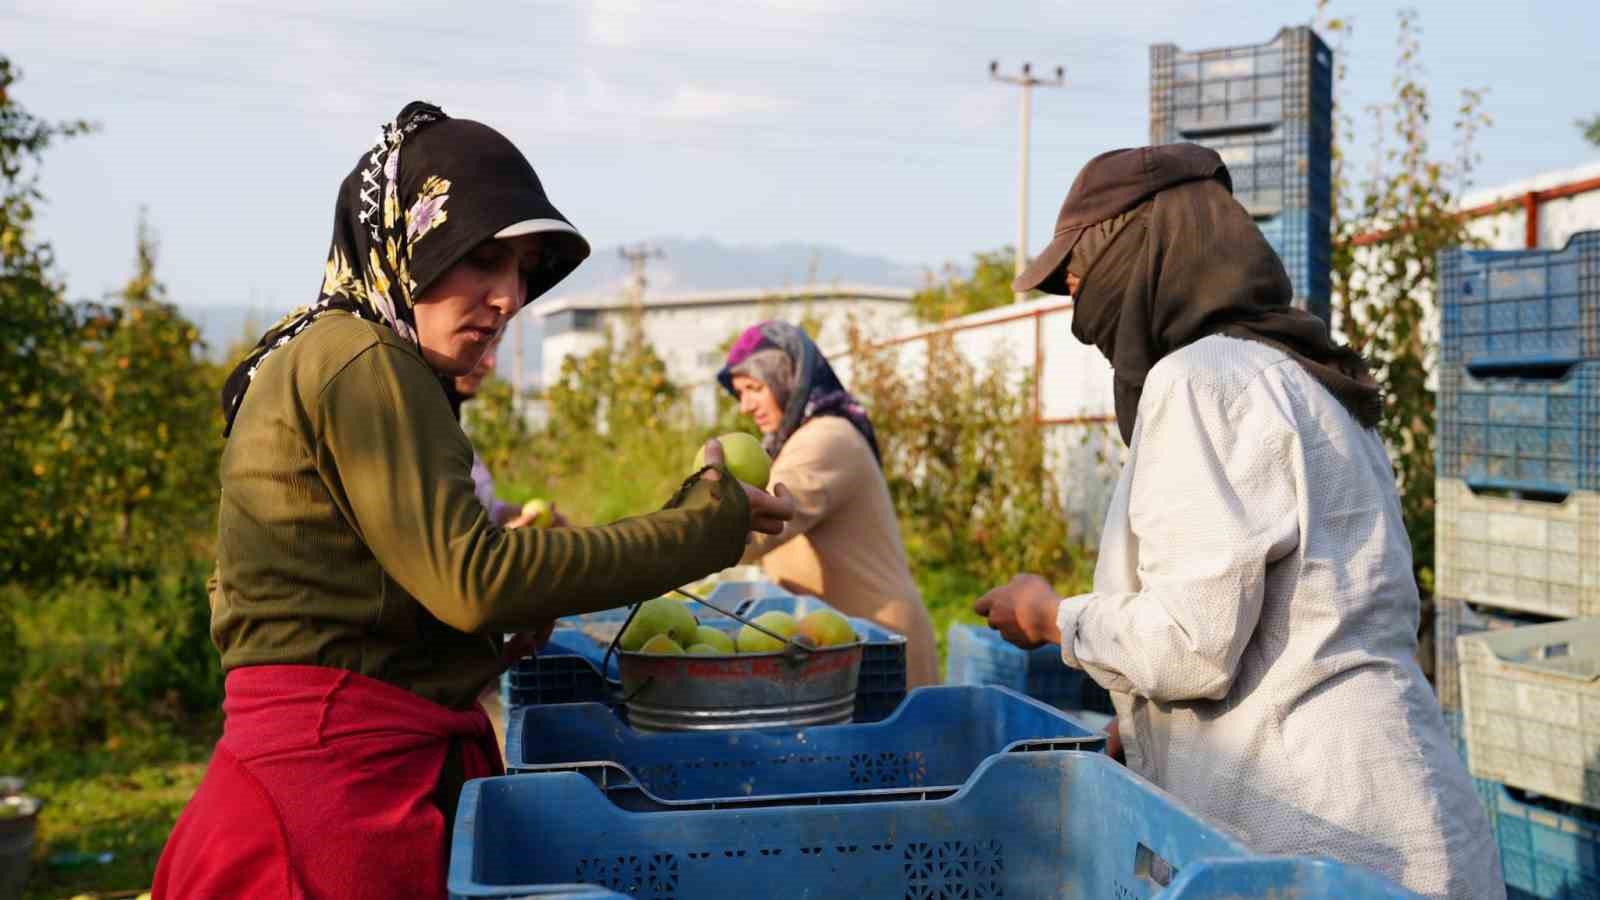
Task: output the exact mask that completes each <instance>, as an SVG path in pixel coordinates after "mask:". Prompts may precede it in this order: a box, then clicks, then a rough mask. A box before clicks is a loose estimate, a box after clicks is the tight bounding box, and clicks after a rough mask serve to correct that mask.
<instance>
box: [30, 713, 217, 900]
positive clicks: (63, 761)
mask: <svg viewBox="0 0 1600 900" xmlns="http://www.w3.org/2000/svg"><path fill="white" fill-rule="evenodd" d="M215 740H216V733H215V730H214V729H211V730H207V731H203V732H201V733H199V734H196V735H193V736H185V737H184V738H183V739H173V738H167V739H162V740H159V741H150V742H146V743H144V744H141V745H140V746H138V747H137V748H132V747H130V748H125V749H124V750H123V751H121V752H119V753H117V754H116V755H106V754H87V755H85V756H83V757H77V756H70V755H67V754H58V755H56V756H55V757H53V758H51V759H49V760H48V761H47V762H48V766H47V767H46V768H42V769H35V770H33V771H30V772H29V774H30V776H31V777H30V778H29V781H28V792H29V793H31V794H35V795H37V796H38V797H40V798H42V799H43V800H44V801H45V810H44V813H43V814H42V815H40V817H39V832H38V835H37V837H36V840H37V842H38V848H39V849H38V851H37V858H36V859H35V862H34V866H33V872H32V874H31V875H30V876H29V878H28V885H27V888H26V889H25V891H24V893H23V895H22V896H23V898H24V900H59V898H62V897H72V896H76V895H78V894H82V893H85V892H89V891H96V892H101V893H102V894H104V895H106V896H123V897H131V896H133V895H132V893H131V892H132V891H137V890H142V889H144V888H146V887H148V886H149V885H150V883H151V881H152V879H153V878H154V875H155V869H156V861H157V860H158V859H159V858H160V856H161V849H162V847H164V846H165V845H166V842H167V836H168V835H170V834H171V833H172V825H173V823H174V822H176V821H177V818H178V813H179V812H180V811H181V810H182V809H183V805H184V804H185V803H187V802H188V801H189V798H190V797H191V796H193V795H194V791H195V788H197V787H199V785H200V778H201V775H202V774H203V773H204V771H205V758H206V755H207V754H208V753H210V751H211V745H212V743H213V742H214V741H215ZM0 770H4V771H21V770H19V769H17V768H14V767H11V766H9V764H7V763H5V762H0ZM108 851H109V852H111V853H113V854H114V855H115V856H114V859H112V861H111V862H110V863H108V864H105V865H99V864H95V865H86V866H79V867H76V868H54V867H50V866H46V865H44V863H43V861H42V860H43V859H44V858H47V857H49V856H51V855H53V854H56V853H71V852H94V853H99V852H108Z"/></svg>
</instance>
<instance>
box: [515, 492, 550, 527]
mask: <svg viewBox="0 0 1600 900" xmlns="http://www.w3.org/2000/svg"><path fill="white" fill-rule="evenodd" d="M522 514H523V515H525V516H532V517H533V521H532V522H531V523H530V524H532V525H533V527H534V528H549V527H550V526H551V525H553V524H555V521H556V509H555V507H554V506H551V505H550V501H549V500H546V499H544V498H543V497H535V498H533V499H532V500H529V501H528V502H527V503H524V504H522Z"/></svg>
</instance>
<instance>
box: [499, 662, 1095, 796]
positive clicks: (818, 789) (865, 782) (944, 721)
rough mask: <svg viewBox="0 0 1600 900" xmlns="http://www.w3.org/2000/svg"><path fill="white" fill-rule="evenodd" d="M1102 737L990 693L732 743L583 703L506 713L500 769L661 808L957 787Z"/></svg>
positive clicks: (748, 734)
mask: <svg viewBox="0 0 1600 900" xmlns="http://www.w3.org/2000/svg"><path fill="white" fill-rule="evenodd" d="M1104 739H1105V736H1104V735H1103V734H1102V733H1100V732H1098V731H1097V730H1095V729H1093V728H1090V727H1088V726H1086V725H1085V724H1083V723H1082V722H1079V721H1077V720H1076V719H1073V718H1072V717H1070V716H1068V715H1066V714H1064V713H1062V712H1061V711H1059V710H1056V709H1054V708H1052V707H1049V706H1046V705H1044V704H1043V703H1040V702H1038V701H1036V700H1031V699H1029V698H1027V697H1024V696H1022V695H1021V694H1018V693H1016V692H1015V691H1011V690H1007V689H1005V688H1000V687H993V686H981V687H980V686H940V687H925V688H918V689H917V690H914V691H912V692H911V695H910V696H909V697H907V698H906V701H905V702H904V703H902V704H901V705H900V708H899V709H898V710H896V711H895V713H894V715H892V716H890V717H889V718H887V719H885V720H883V721H881V722H873V723H865V724H849V725H828V726H820V727H815V728H804V729H794V730H785V731H777V730H773V731H742V732H735V733H733V734H731V735H730V734H724V733H716V734H711V733H702V732H679V733H667V734H644V733H640V732H636V731H634V730H633V729H631V728H628V727H627V726H625V725H622V724H621V723H619V722H618V721H617V720H616V718H615V717H614V716H612V715H611V713H610V712H609V711H608V710H607V709H606V708H605V707H603V706H601V705H599V704H591V703H581V704H572V705H567V706H559V707H527V708H521V709H516V710H513V711H512V713H511V717H510V721H509V724H508V725H507V728H506V768H507V769H508V770H510V771H513V772H522V771H538V770H549V769H552V768H557V769H567V770H581V771H588V772H591V773H592V774H594V775H595V776H596V778H597V779H598V780H602V781H604V783H605V784H607V785H613V786H617V787H622V788H630V787H632V788H638V789H640V790H642V791H643V792H644V793H645V794H647V795H648V798H647V799H649V800H667V801H674V800H708V799H715V798H748V797H772V796H777V795H787V794H805V795H813V794H824V793H837V792H852V791H870V790H889V789H902V788H918V789H926V788H937V787H948V788H951V789H954V788H955V787H958V786H960V785H961V784H963V783H965V782H966V780H967V778H968V777H969V776H970V775H971V774H972V773H973V771H974V770H975V769H976V768H977V767H978V765H979V763H981V762H983V760H984V759H986V758H988V757H989V756H992V755H993V754H996V753H1006V752H1020V751H1038V750H1042V749H1079V750H1098V749H1101V748H1103V746H1104V742H1105V740H1104ZM596 763H606V764H611V765H610V766H597V765H595V764H596Z"/></svg>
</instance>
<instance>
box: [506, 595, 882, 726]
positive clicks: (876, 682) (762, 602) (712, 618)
mask: <svg viewBox="0 0 1600 900" xmlns="http://www.w3.org/2000/svg"><path fill="white" fill-rule="evenodd" d="M706 599H707V600H709V601H710V602H712V603H714V604H716V605H717V606H720V607H722V608H723V609H727V610H731V611H733V612H735V613H738V614H739V615H741V616H744V617H745V618H751V617H753V616H758V615H761V614H762V613H765V612H771V611H774V610H782V611H784V612H788V613H790V614H792V615H794V616H796V617H799V616H803V615H806V614H807V613H809V612H812V611H814V610H817V609H832V607H830V606H828V605H827V604H826V603H824V602H823V601H821V600H819V599H817V598H816V597H806V596H800V595H796V594H792V593H790V592H788V591H786V590H784V589H783V588H781V587H779V586H777V585H775V584H771V583H769V582H758V581H757V582H725V583H723V584H721V585H718V587H717V588H716V589H715V590H714V591H712V593H711V594H710V595H709V596H707V597H706ZM685 605H686V606H687V607H688V608H689V611H690V612H692V613H694V615H695V618H697V619H699V620H700V621H701V622H704V623H706V624H708V625H712V626H714V627H732V626H733V624H734V623H733V622H732V620H730V619H728V618H727V617H726V616H724V615H722V614H721V613H719V612H717V611H716V610H714V609H711V608H710V607H707V606H703V605H701V604H699V603H694V602H692V601H691V602H686V603H685ZM627 617H628V610H627V608H622V609H611V610H605V611H603V612H598V613H590V614H588V615H584V616H574V617H571V618H569V619H563V620H562V622H561V625H562V626H564V627H558V628H557V629H556V630H555V632H554V633H553V634H552V635H551V636H550V646H549V647H547V648H546V654H547V655H546V656H540V657H528V658H527V659H523V660H520V661H518V662H517V663H515V664H514V665H512V666H511V667H510V669H508V670H507V674H506V677H505V683H506V685H507V686H508V688H509V689H510V690H511V692H512V693H511V699H512V701H513V703H517V704H519V705H520V702H527V703H538V702H555V703H568V702H574V701H571V700H561V699H556V700H541V699H539V698H540V697H542V696H544V695H545V694H547V693H548V694H549V695H550V696H554V697H563V696H567V695H568V694H569V693H570V692H571V691H572V690H575V689H582V690H587V691H589V692H590V693H591V694H595V692H598V691H600V690H601V689H602V688H603V684H602V683H601V682H600V681H599V680H598V679H599V667H600V666H601V665H602V664H603V663H605V662H606V648H607V642H606V641H604V640H602V639H601V637H599V636H603V635H605V634H606V629H607V628H611V629H614V628H615V626H618V625H620V624H621V623H622V622H623V621H625V620H626V619H627ZM847 618H849V619H850V625H851V626H852V627H853V628H854V629H855V630H856V633H857V634H859V635H861V638H862V640H863V641H865V646H863V647H862V650H861V674H860V677H859V678H858V680H857V685H856V712H855V716H854V720H855V721H857V722H875V721H878V720H880V719H882V718H883V717H884V716H887V715H889V714H890V713H892V712H894V710H895V708H896V707H897V706H899V705H900V701H901V700H903V699H905V696H906V639H905V638H904V637H903V636H901V635H899V634H896V633H895V632H893V631H890V630H889V629H887V628H884V627H883V626H881V625H878V624H876V623H874V622H869V621H867V620H866V619H859V618H855V617H847ZM719 623H726V624H725V625H723V624H719ZM597 635H598V636H597ZM550 653H557V654H566V655H574V656H580V657H583V658H584V659H587V660H589V661H590V662H591V663H592V664H593V666H592V669H593V672H594V674H593V675H592V676H589V675H586V674H585V673H583V672H574V671H573V670H572V668H571V667H570V665H569V664H567V663H557V664H556V666H557V669H556V670H555V671H554V672H552V673H551V675H550V677H549V678H547V677H546V674H545V667H546V666H545V663H544V662H543V661H542V660H543V659H546V658H548V654H550ZM607 673H608V674H609V676H610V680H611V683H612V684H613V685H616V684H618V675H617V659H616V656H615V655H613V656H612V657H611V659H610V662H609V665H608V666H607ZM574 679H577V680H580V681H584V684H583V685H581V686H579V688H569V687H568V683H569V682H570V681H572V680H574ZM546 681H553V682H554V684H552V685H551V686H550V687H549V688H546V687H545V682H546ZM518 689H521V690H522V691H524V693H522V694H518V693H516V691H517V690H518ZM580 699H583V700H594V701H602V700H603V699H604V697H603V696H600V695H598V694H595V695H593V696H586V697H582V698H580Z"/></svg>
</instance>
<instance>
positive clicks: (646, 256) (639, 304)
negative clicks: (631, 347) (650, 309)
mask: <svg viewBox="0 0 1600 900" xmlns="http://www.w3.org/2000/svg"><path fill="white" fill-rule="evenodd" d="M617 255H618V256H621V257H622V258H623V259H625V260H627V262H628V265H629V267H630V268H631V269H632V270H633V274H632V275H630V276H629V277H628V317H629V319H630V320H631V321H630V322H629V325H630V329H629V331H630V332H631V333H630V334H629V340H630V341H632V342H637V341H639V340H642V339H643V338H644V289H645V286H646V285H648V284H649V283H650V282H649V279H647V278H646V277H645V274H644V273H645V267H646V266H648V265H649V264H650V260H652V259H661V258H662V257H663V256H665V255H666V254H664V253H662V252H661V248H660V247H655V246H652V245H650V244H633V245H631V246H626V245H625V246H622V247H618V248H617Z"/></svg>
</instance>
